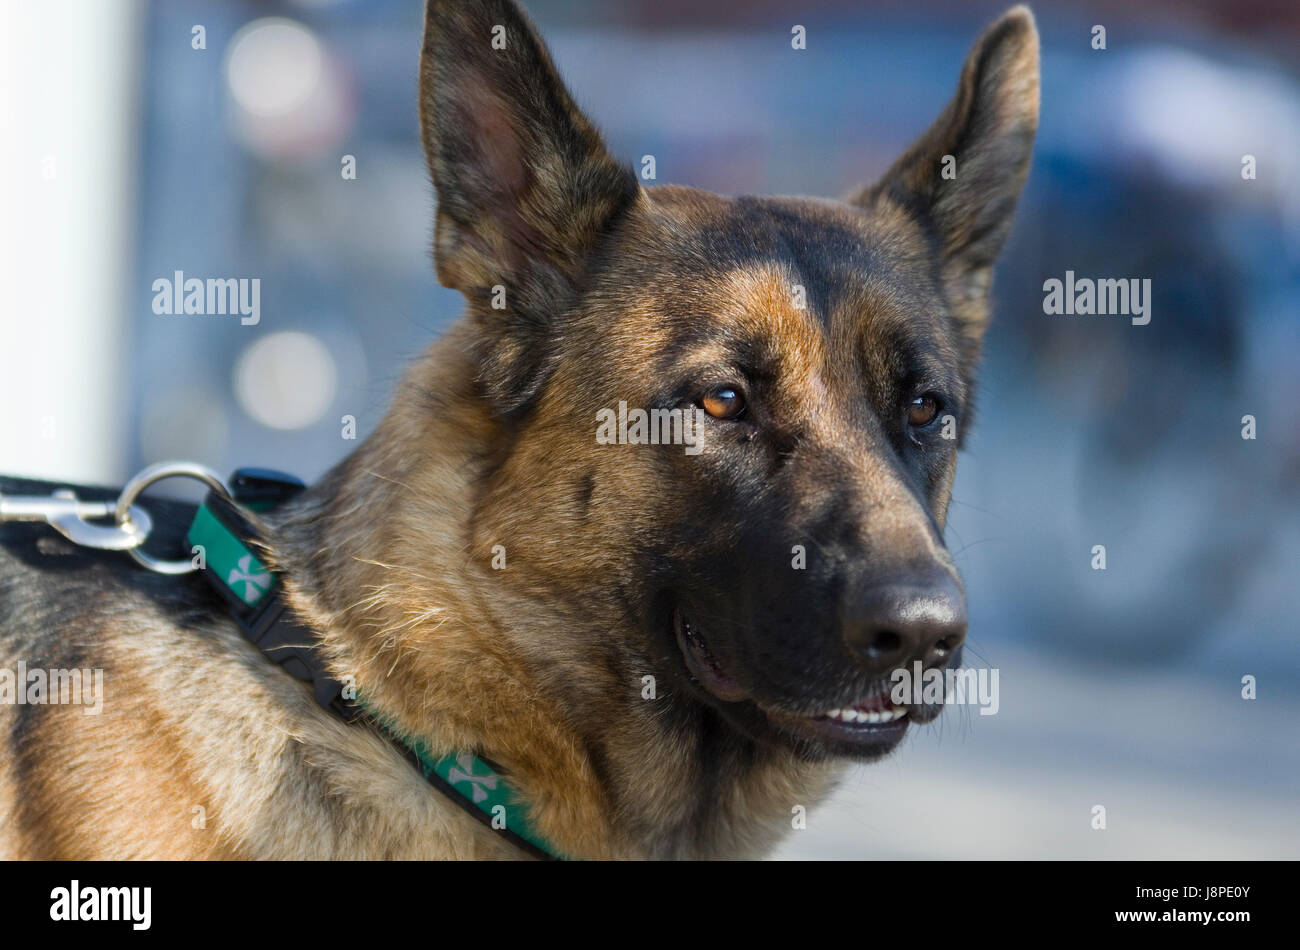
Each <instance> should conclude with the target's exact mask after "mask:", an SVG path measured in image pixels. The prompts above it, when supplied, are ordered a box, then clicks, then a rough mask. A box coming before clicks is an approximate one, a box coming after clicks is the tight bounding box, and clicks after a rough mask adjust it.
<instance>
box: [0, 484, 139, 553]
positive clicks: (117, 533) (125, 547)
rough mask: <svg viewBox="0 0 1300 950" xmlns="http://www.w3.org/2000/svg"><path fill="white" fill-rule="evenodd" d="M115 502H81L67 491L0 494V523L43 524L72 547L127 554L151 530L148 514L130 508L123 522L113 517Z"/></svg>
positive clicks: (115, 512) (115, 507) (115, 509)
mask: <svg viewBox="0 0 1300 950" xmlns="http://www.w3.org/2000/svg"><path fill="white" fill-rule="evenodd" d="M116 516H117V502H116V501H83V500H82V499H80V498H78V497H77V493H76V492H74V491H73V490H72V489H71V488H62V489H59V490H58V491H56V492H54V493H53V494H50V495H5V494H0V521H43V522H44V523H45V524H47V525H49V526H50V527H51V528H53V529H54V530H55V531H57V532H59V534H61V535H63V536H64V537H65V538H67V539H68V540H69V541H71V542H72V543H73V544H77V545H80V546H81V547H83V548H97V549H99V550H101V551H130V550H133V549H134V548H138V547H139V546H140V545H141V544H143V543H144V539H145V538H147V537H148V536H149V532H150V530H152V528H153V521H151V520H150V518H149V513H148V512H146V511H145V510H144V509H143V508H141V507H139V506H138V505H131V506H130V507H129V509H128V511H127V518H126V520H125V521H115V523H113V524H93V523H92V522H94V521H97V520H101V519H104V518H114V519H115V518H116Z"/></svg>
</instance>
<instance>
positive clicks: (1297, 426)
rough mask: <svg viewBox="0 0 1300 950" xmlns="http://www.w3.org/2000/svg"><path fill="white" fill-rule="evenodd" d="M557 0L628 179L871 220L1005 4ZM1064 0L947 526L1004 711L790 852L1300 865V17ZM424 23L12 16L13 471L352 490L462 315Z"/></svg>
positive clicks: (3, 143) (6, 344) (394, 6)
mask: <svg viewBox="0 0 1300 950" xmlns="http://www.w3.org/2000/svg"><path fill="white" fill-rule="evenodd" d="M527 6H528V8H529V9H530V11H531V13H532V14H533V16H534V18H535V20H536V21H537V22H538V24H539V26H540V27H541V29H542V32H543V34H544V35H545V37H546V39H547V40H548V42H549V43H550V45H551V48H552V50H553V52H554V54H555V57H556V60H557V62H558V65H559V66H560V69H561V71H562V72H563V74H564V75H565V77H566V79H567V80H568V82H569V85H570V87H571V88H572V89H573V91H574V93H575V95H576V98H577V99H578V101H579V103H580V105H581V106H582V107H583V108H584V109H586V110H587V111H588V113H589V114H590V115H592V116H593V117H594V118H595V119H596V121H597V122H598V123H599V124H600V125H601V126H602V127H603V129H604V130H605V133H606V137H607V140H608V142H609V144H610V146H611V148H612V149H613V151H614V152H615V153H616V154H618V155H619V156H620V157H622V158H624V159H626V160H628V161H629V162H633V161H638V162H639V159H640V157H641V156H643V155H653V156H655V159H656V166H657V169H656V170H657V176H658V180H659V181H661V182H674V183H680V184H687V185H693V186H696V187H700V188H706V189H710V190H714V191H719V192H722V193H726V194H741V193H780V192H784V193H795V194H816V195H827V196H835V195H839V194H842V193H844V192H845V191H846V190H847V189H849V188H850V187H851V186H853V185H855V184H858V183H860V182H863V181H865V180H868V179H870V178H872V177H874V176H875V175H877V174H879V173H880V172H881V171H883V170H884V168H885V167H886V166H887V165H888V164H889V162H890V161H891V160H892V159H893V158H894V157H895V156H896V155H897V154H898V153H899V152H900V151H901V150H902V149H903V148H904V147H905V146H906V144H907V143H908V142H909V141H910V140H911V139H912V138H913V137H914V136H915V135H917V134H918V133H920V132H921V131H922V130H923V129H924V128H925V126H926V125H927V124H928V123H929V122H930V120H931V119H932V118H933V117H934V116H935V115H936V114H937V113H938V111H939V109H940V108H941V107H942V106H943V105H944V104H945V103H946V101H947V99H948V97H949V96H950V94H951V92H952V90H953V89H954V87H955V83H956V79H957V75H958V72H959V69H960V66H961V63H962V61H963V59H964V57H965V55H966V52H967V50H968V49H969V46H970V44H971V42H972V41H973V40H974V38H975V37H976V35H977V34H978V32H979V30H980V29H981V28H982V26H983V25H984V24H985V23H987V22H988V21H989V20H991V19H992V18H994V17H995V16H996V15H997V14H998V13H1000V12H1001V11H1002V9H1004V7H1005V6H1006V4H1005V3H999V2H984V0H979V2H916V0H909V2H906V3H902V2H899V3H869V2H849V0H843V2H830V0H825V2H815V0H802V2H801V0H757V2H756V0H710V2H697V0H531V2H528V3H527ZM1032 6H1033V9H1034V12H1035V14H1036V16H1037V17H1038V21H1039V27H1040V30H1041V32H1042V39H1043V105H1042V124H1041V129H1040V134H1039V139H1038V144H1037V147H1036V150H1035V157H1034V164H1033V169H1032V172H1031V174H1030V178H1029V183H1028V186H1027V188H1026V191H1025V195H1024V198H1023V200H1022V202H1021V206H1020V209H1019V212H1018V217H1017V223H1016V228H1015V231H1014V233H1013V237H1012V239H1011V242H1010V244H1009V246H1008V248H1007V250H1006V253H1005V254H1004V255H1003V263H1002V265H1001V267H1000V269H999V271H998V276H997V280H996V282H995V288H994V291H995V300H996V306H995V320H994V324H993V329H992V330H991V332H990V336H989V339H988V343H987V346H986V361H985V365H984V369H983V376H982V386H981V392H980V397H979V398H980V412H979V420H978V424H977V428H976V431H975V433H974V435H973V438H972V439H971V440H970V442H969V448H968V451H967V452H966V453H965V456H964V458H963V460H962V462H961V464H960V466H959V470H958V479H957V486H956V491H955V500H954V503H953V508H952V512H951V521H950V529H949V544H950V547H951V548H952V550H953V552H954V553H955V556H956V559H957V562H958V564H959V566H960V567H961V569H962V571H963V573H964V575H965V578H966V583H967V587H968V590H969V594H970V611H971V634H970V639H969V647H968V650H969V652H968V655H967V659H968V662H969V663H971V664H973V665H980V666H984V665H987V666H992V667H997V668H998V669H999V670H1000V671H1001V676H1000V686H1001V710H1000V712H999V713H998V714H997V715H996V716H989V717H982V716H979V715H977V714H975V711H974V710H972V709H969V708H968V709H965V710H961V709H956V710H951V711H950V712H949V713H948V714H947V715H945V716H944V717H943V718H942V719H941V720H940V722H939V723H938V724H936V725H935V726H932V727H928V731H922V732H920V733H918V734H916V735H914V736H912V737H911V738H910V739H909V740H908V742H907V743H906V744H905V746H904V748H903V749H902V750H901V751H900V752H899V753H898V754H896V755H895V756H894V757H893V758H891V759H890V760H889V761H887V762H885V763H883V764H880V765H876V766H873V767H871V768H863V769H857V770H855V771H854V772H853V774H852V775H851V777H850V779H849V781H848V782H846V783H845V785H844V786H843V788H842V789H841V790H840V792H839V793H838V794H837V795H836V796H835V798H834V799H833V800H832V801H831V802H829V803H827V804H825V805H824V806H821V807H819V808H815V809H813V810H812V811H811V813H810V815H809V820H808V828H807V830H805V831H800V832H796V833H794V834H792V836H791V838H790V840H789V841H788V842H787V844H786V845H785V846H784V847H783V848H782V849H781V851H780V856H782V857H791V858H810V857H831V858H836V857H844V858H849V857H855V858H862V857H865V858H884V857H895V858H897V857H904V858H909V857H956V858H976V857H993V858H1003V857H1005V858H1014V857H1049V858H1051V857H1062V858H1065V857H1082V858H1088V857H1100V858H1264V857H1287V858H1297V857H1300V820H1298V815H1297V812H1298V811H1300V637H1298V636H1297V633H1298V632H1300V620H1298V617H1297V612H1298V608H1300V594H1298V592H1297V588H1298V586H1300V585H1298V584H1297V574H1298V571H1297V565H1300V314H1298V312H1297V308H1298V305H1300V267H1298V266H1297V265H1298V263H1300V187H1298V186H1297V182H1300V5H1297V4H1296V3H1294V2H1292V0H1223V2H1212V0H1154V2H1145V3H1142V4H1133V3H1127V2H1118V0H1115V2H1109V0H1105V2H1100V0H1099V2H1076V3H1068V4H1067V3H1061V2H1036V3H1034V4H1032ZM421 7H422V4H421V3H420V2H419V0H364V2H363V0H298V2H277V3H272V2H232V0H207V2H200V0H167V2H161V0H159V2H153V3H147V2H134V0H115V2H111V3H109V2H102V3H83V2H66V0H18V2H12V0H11V2H8V3H5V4H4V5H3V12H2V13H0V17H3V20H0V76H3V80H4V81H3V83H0V175H2V177H0V180H3V181H4V183H5V187H4V198H3V201H2V202H0V235H2V237H3V242H4V243H3V244H0V250H2V251H3V256H2V259H0V279H2V280H3V284H2V285H0V323H2V327H0V330H2V332H0V471H2V472H5V473H7V474H22V475H31V476H37V477H46V478H62V479H69V480H77V481H83V482H95V483H105V484H120V483H121V482H122V481H124V480H125V479H126V478H127V477H128V476H129V475H130V474H131V473H132V472H134V471H135V470H136V469H138V468H140V467H141V466H143V465H145V464H148V463H151V462H155V461H159V460H162V459H167V458H186V459H192V460H195V461H199V462H203V463H206V464H208V465H210V466H212V467H215V468H217V469H218V470H222V471H228V470H231V469H233V468H235V467H238V466H241V465H251V464H261V465H267V466H271V467H275V468H281V469H284V470H288V471H292V472H294V473H296V474H298V475H300V476H302V477H304V478H306V479H312V478H315V477H317V476H319V475H320V474H321V473H322V472H324V471H325V470H326V469H327V468H328V467H329V466H331V465H332V464H333V463H335V462H336V461H338V460H339V459H340V458H341V457H342V456H343V455H344V454H346V452H347V451H348V450H349V449H351V448H352V447H354V446H355V445H356V444H357V443H355V442H349V441H345V440H344V439H343V438H341V435H340V432H341V429H342V419H343V417H344V416H352V417H354V418H355V420H356V426H357V435H358V438H364V437H365V435H366V434H367V432H368V431H369V430H370V429H371V428H373V427H374V425H375V423H376V422H377V420H378V419H379V417H380V416H381V414H382V413H383V411H384V409H385V407H386V405H387V403H388V400H389V398H390V396H391V393H392V391H393V386H394V383H395V381H396V379H397V378H398V376H399V374H400V372H401V371H402V368H403V367H404V366H405V365H406V364H407V362H408V361H409V360H410V359H412V358H413V357H414V356H415V355H416V354H417V353H418V352H420V350H421V349H422V348H423V347H424V346H425V345H427V344H428V343H429V341H431V340H432V339H433V338H435V337H436V336H437V335H438V334H439V333H440V332H442V331H443V330H444V329H445V328H446V327H447V326H448V324H449V323H450V322H451V321H453V320H454V319H455V318H456V317H457V316H458V314H459V312H460V308H461V303H460V298H459V296H458V295H457V294H455V293H453V292H451V291H447V290H444V289H442V288H440V287H439V286H438V284H437V282H436V280H435V279H434V276H433V272H432V267H431V263H430V255H429V247H430V238H431V222H432V207H433V195H432V190H431V188H430V186H429V185H428V182H427V179H426V174H425V169H424V163H423V158H422V155H421V152H420V149H419V145H418V141H417V129H416V118H415V87H416V66H417V56H418V50H419V36H420V28H421V20H422V10H421ZM796 24H797V25H802V26H804V27H805V28H806V31H807V48H806V49H805V50H801V51H794V50H792V48H791V43H790V40H791V28H792V27H793V26H794V25H796ZM1094 25H1102V26H1104V27H1105V28H1106V47H1107V48H1106V49H1105V50H1095V49H1093V48H1092V38H1093V27H1094ZM196 27H201V30H196ZM1246 155H1252V156H1254V158H1255V164H1256V175H1257V177H1256V178H1254V179H1253V180H1247V179H1244V178H1243V176H1242V160H1243V156H1246ZM349 156H350V157H351V158H352V159H353V160H354V162H355V166H354V167H355V177H354V178H350V177H345V174H344V172H345V170H346V167H347V164H348V157H349ZM1067 269H1069V270H1073V271H1074V272H1075V273H1076V274H1077V275H1079V276H1081V277H1143V278H1150V279H1151V281H1152V285H1153V310H1152V313H1153V317H1152V320H1151V323H1150V324H1149V325H1148V326H1144V327H1136V326H1132V325H1131V324H1130V322H1129V320H1128V319H1126V318H1123V317H1049V316H1045V315H1044V313H1043V308H1042V302H1043V291H1042V283H1043V281H1044V280H1046V279H1048V278H1049V277H1057V278H1060V277H1062V276H1063V275H1064V273H1065V271H1066V270H1067ZM175 271H182V272H184V274H185V275H186V276H187V277H190V276H192V277H201V278H207V277H235V278H253V277H257V278H260V279H261V300H260V305H261V320H260V323H259V324H258V325H257V326H243V325H241V323H240V321H239V318H238V317H220V316H189V317H185V316H164V315H158V314H155V313H154V312H153V309H152V306H151V304H152V301H153V298H154V291H153V289H152V285H153V282H154V281H155V280H156V279H158V278H168V279H171V278H172V276H173V274H174V272H175ZM1244 415H1252V416H1254V417H1255V419H1256V425H1257V431H1258V437H1257V439H1255V440H1254V441H1248V440H1243V439H1242V437H1241V429H1242V417H1243V416H1244ZM1097 544H1103V545H1105V547H1106V555H1107V569H1106V570H1104V571H1098V570H1093V569H1092V566H1091V562H1092V553H1091V552H1092V548H1093V546H1094V545H1097ZM1245 675H1253V676H1255V677H1257V679H1258V698H1257V699H1255V700H1254V701H1244V700H1243V699H1242V698H1241V689H1242V687H1241V679H1242V677H1243V676H1245ZM1098 804H1100V805H1104V806H1105V808H1106V812H1107V828H1106V830H1104V831H1097V830H1093V828H1092V827H1091V817H1092V816H1091V809H1092V808H1093V806H1094V805H1098Z"/></svg>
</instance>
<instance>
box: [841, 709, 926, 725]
mask: <svg viewBox="0 0 1300 950" xmlns="http://www.w3.org/2000/svg"><path fill="white" fill-rule="evenodd" d="M906 715H907V707H906V706H891V707H890V708H889V709H886V710H883V711H881V712H863V711H862V710H859V709H832V710H831V711H830V712H828V713H826V718H827V719H834V720H836V721H837V722H865V723H884V722H893V721H894V720H895V719H902V718H903V717H904V716H906Z"/></svg>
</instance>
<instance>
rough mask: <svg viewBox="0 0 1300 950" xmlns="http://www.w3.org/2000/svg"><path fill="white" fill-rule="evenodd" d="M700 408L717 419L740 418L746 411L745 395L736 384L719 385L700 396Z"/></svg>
mask: <svg viewBox="0 0 1300 950" xmlns="http://www.w3.org/2000/svg"><path fill="white" fill-rule="evenodd" d="M700 408H701V409H703V410H704V411H705V412H707V413H708V414H709V415H711V416H713V418H715V419H739V418H740V417H741V415H743V414H744V412H745V397H744V396H742V395H741V394H740V390H738V389H736V388H735V387H734V386H719V387H718V388H717V389H711V390H709V391H708V392H707V393H705V394H704V395H703V396H701V397H700Z"/></svg>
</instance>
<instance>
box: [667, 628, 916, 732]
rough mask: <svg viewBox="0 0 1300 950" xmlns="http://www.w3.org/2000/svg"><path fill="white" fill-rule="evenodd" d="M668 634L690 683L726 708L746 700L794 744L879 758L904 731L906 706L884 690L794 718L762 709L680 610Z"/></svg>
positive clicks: (761, 704)
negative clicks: (818, 744) (815, 742)
mask: <svg viewBox="0 0 1300 950" xmlns="http://www.w3.org/2000/svg"><path fill="white" fill-rule="evenodd" d="M672 623H673V633H674V635H675V636H676V639H677V645H678V648H679V649H680V650H681V653H682V657H683V659H684V660H685V663H686V669H687V672H688V673H689V674H690V676H691V678H692V679H693V680H694V681H695V683H696V684H697V685H698V686H699V687H700V688H701V689H703V690H704V691H705V692H706V693H708V694H709V695H710V696H712V697H713V698H714V699H716V700H718V701H720V702H722V703H728V704H735V703H742V702H745V701H748V702H749V703H751V704H752V705H753V706H754V707H755V708H757V709H758V710H759V711H760V712H761V713H762V714H763V716H764V717H766V719H767V720H768V722H770V723H771V725H773V726H774V727H776V728H777V729H778V730H780V731H781V732H783V733H785V734H787V735H788V736H790V737H792V738H795V739H803V740H819V741H820V742H821V743H822V744H824V745H827V746H828V747H830V748H832V749H837V750H839V751H843V752H845V753H846V754H850V755H853V754H858V755H861V754H873V753H875V754H883V753H884V752H887V751H889V750H890V749H892V748H893V747H894V746H896V745H897V744H898V743H899V742H900V741H901V740H902V738H903V735H904V733H905V732H906V731H907V726H908V722H909V719H910V713H911V707H910V706H908V705H906V704H901V703H895V702H894V701H893V699H892V698H891V697H890V695H889V690H888V688H887V687H879V688H877V689H875V690H873V691H871V692H869V693H868V694H867V695H866V696H865V697H863V698H860V699H857V700H855V701H854V702H852V703H849V704H847V705H840V706H836V707H832V708H827V709H824V710H820V711H815V712H813V713H811V714H799V713H793V712H789V711H787V710H784V709H780V708H776V707H772V706H767V705H765V704H763V703H762V702H760V701H759V700H758V699H757V698H756V697H754V696H753V695H752V694H751V693H750V692H749V691H748V690H746V689H745V688H744V687H743V686H742V685H741V684H740V683H739V682H737V681H736V679H735V678H733V677H732V676H731V675H730V674H729V673H728V672H727V670H726V669H725V668H724V666H723V665H722V663H721V662H720V661H719V660H718V658H717V656H716V655H715V654H714V653H713V651H712V650H710V649H709V645H708V641H707V640H705V638H704V636H703V634H702V633H701V632H700V630H699V627H698V626H697V625H696V624H695V623H694V622H692V620H691V618H690V617H689V616H688V615H687V614H686V613H685V612H684V611H683V610H682V609H681V608H680V607H677V608H675V609H674V610H673V619H672Z"/></svg>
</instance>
